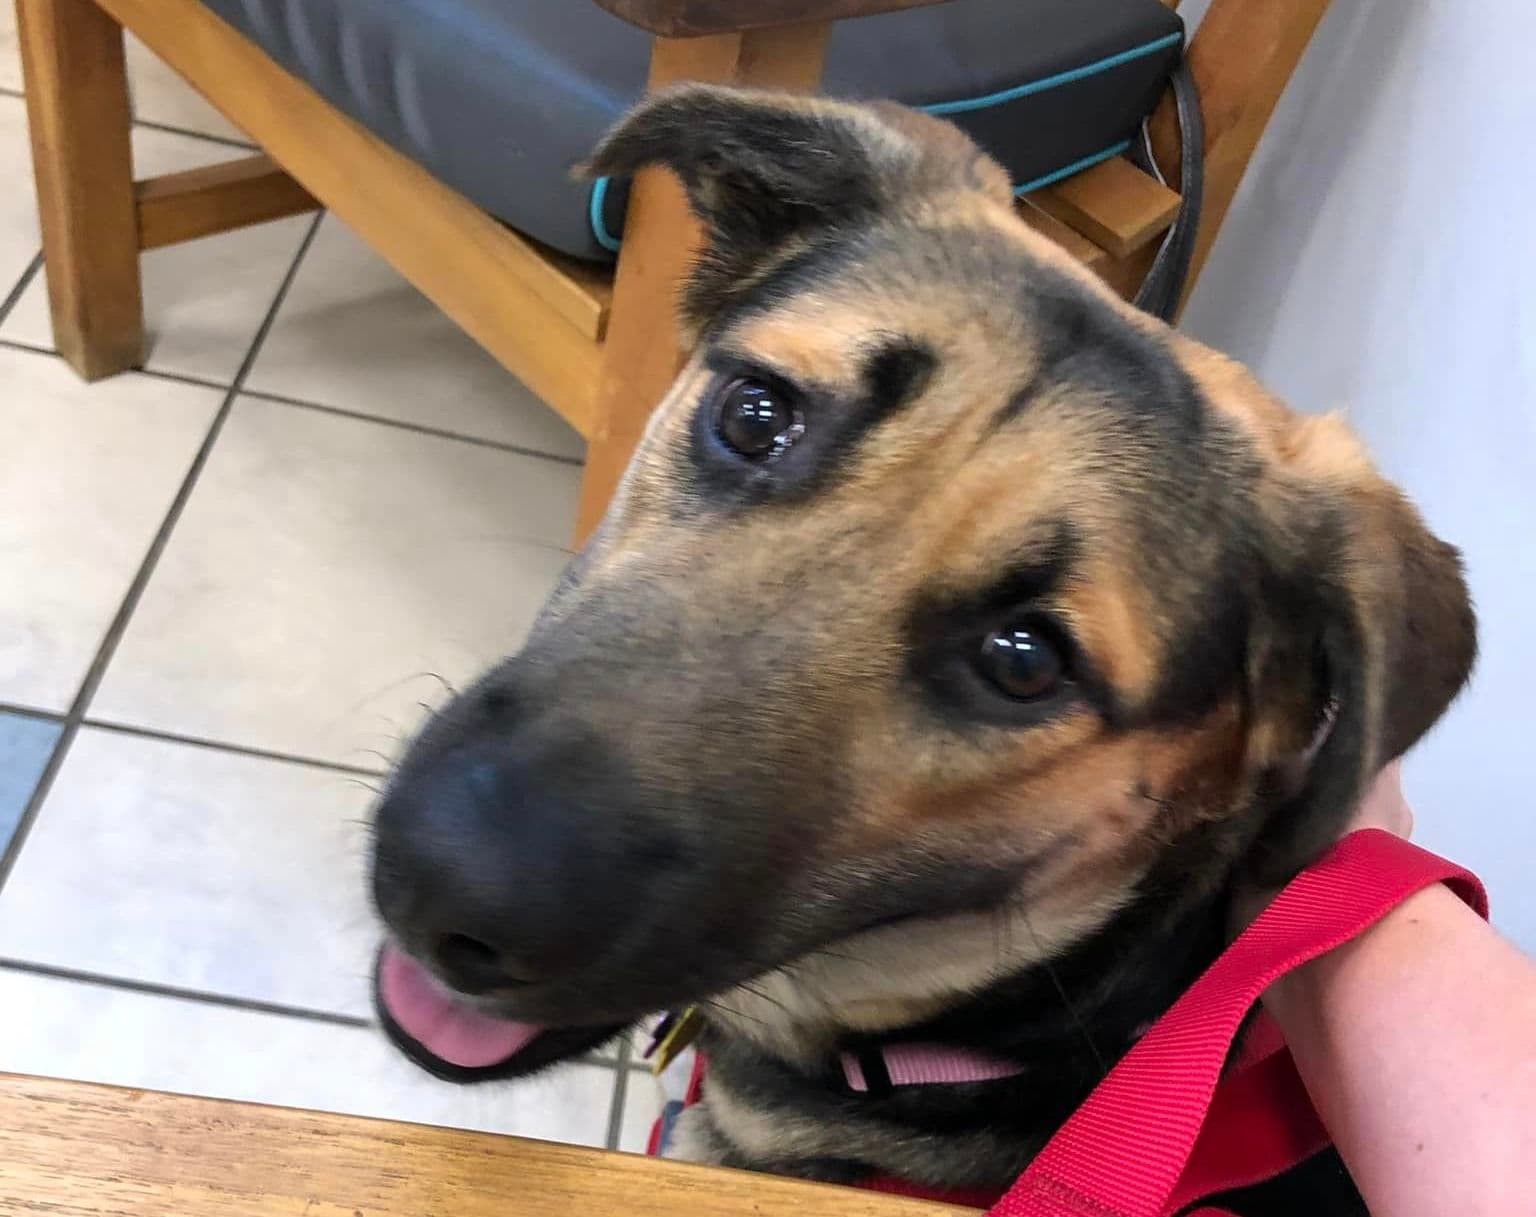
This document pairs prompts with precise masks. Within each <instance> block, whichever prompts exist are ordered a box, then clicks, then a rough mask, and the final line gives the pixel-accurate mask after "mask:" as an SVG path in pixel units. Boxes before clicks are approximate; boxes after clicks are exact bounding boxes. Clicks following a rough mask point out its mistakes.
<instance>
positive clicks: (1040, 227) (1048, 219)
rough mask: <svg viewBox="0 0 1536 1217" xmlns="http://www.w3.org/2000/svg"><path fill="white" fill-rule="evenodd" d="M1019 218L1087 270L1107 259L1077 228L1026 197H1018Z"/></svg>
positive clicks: (1098, 266) (1098, 268) (1106, 255)
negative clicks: (1064, 222)
mask: <svg viewBox="0 0 1536 1217" xmlns="http://www.w3.org/2000/svg"><path fill="white" fill-rule="evenodd" d="M1018 212H1019V218H1020V219H1022V220H1023V221H1024V223H1026V224H1028V225H1029V226H1030V227H1031V228H1033V229H1034V230H1035V231H1036V232H1038V233H1039V234H1040V235H1041V236H1045V237H1049V238H1050V239H1051V240H1053V241H1055V242H1056V244H1058V245H1060V246H1061V247H1062V248H1063V249H1064V250H1066V251H1067V252H1068V253H1069V254H1071V255H1072V256H1073V257H1074V258H1076V259H1077V260H1078V261H1079V262H1081V263H1082V264H1083V265H1084V266H1086V267H1088V269H1089V270H1095V271H1096V270H1100V269H1101V268H1102V267H1103V266H1104V264H1105V263H1106V262H1107V261H1108V260H1109V255H1108V254H1107V253H1105V252H1104V250H1102V249H1100V248H1099V247H1098V246H1097V245H1095V244H1094V243H1093V242H1092V241H1090V240H1089V239H1088V238H1087V237H1085V236H1083V234H1082V233H1080V232H1078V231H1077V229H1075V228H1072V227H1070V226H1069V225H1067V224H1063V223H1062V222H1061V221H1060V220H1058V219H1057V218H1056V217H1055V216H1053V215H1049V214H1048V213H1046V212H1044V211H1041V210H1040V208H1038V207H1037V206H1035V205H1034V204H1033V203H1031V202H1030V201H1029V200H1028V199H1020V200H1019V203H1018Z"/></svg>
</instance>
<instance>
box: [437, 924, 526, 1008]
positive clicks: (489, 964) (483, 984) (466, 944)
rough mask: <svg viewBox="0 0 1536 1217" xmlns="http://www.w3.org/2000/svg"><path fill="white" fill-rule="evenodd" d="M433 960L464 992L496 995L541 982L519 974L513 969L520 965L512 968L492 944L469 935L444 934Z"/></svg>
mask: <svg viewBox="0 0 1536 1217" xmlns="http://www.w3.org/2000/svg"><path fill="white" fill-rule="evenodd" d="M432 957H433V959H434V960H435V961H436V963H437V966H438V969H439V970H440V971H441V972H442V974H443V975H444V976H446V977H448V979H449V980H450V981H451V982H452V983H453V986H454V988H456V989H458V990H460V991H461V992H464V993H492V992H495V991H496V990H497V989H510V988H515V987H517V986H519V985H526V984H531V983H532V982H533V981H535V980H537V979H538V978H537V977H535V976H527V975H523V976H520V975H518V974H517V973H516V972H514V971H513V970H512V969H513V968H515V967H517V966H518V965H517V964H516V963H515V962H514V963H512V964H510V965H509V964H508V962H507V961H506V960H504V959H503V958H502V955H501V952H500V951H498V950H497V949H496V948H495V947H493V946H492V945H491V944H490V943H488V942H483V941H481V940H480V939H479V938H472V937H470V936H469V935H468V934H459V933H455V932H452V931H450V932H449V933H447V934H444V935H443V936H442V937H441V938H439V939H438V940H437V942H436V943H434V944H433V946H432Z"/></svg>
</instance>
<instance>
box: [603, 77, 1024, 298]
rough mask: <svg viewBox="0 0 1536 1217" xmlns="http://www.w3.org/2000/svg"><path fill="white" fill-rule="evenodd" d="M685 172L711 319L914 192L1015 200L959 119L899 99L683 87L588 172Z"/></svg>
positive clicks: (699, 282)
mask: <svg viewBox="0 0 1536 1217" xmlns="http://www.w3.org/2000/svg"><path fill="white" fill-rule="evenodd" d="M651 165H660V166H663V167H665V168H667V169H670V170H671V171H672V172H674V173H675V174H677V176H678V177H679V178H680V179H681V181H682V183H683V186H684V188H685V190H686V191H687V195H688V202H689V205H690V206H691V207H692V209H693V211H694V213H695V214H696V215H697V216H698V217H699V219H700V220H701V221H702V223H703V226H704V234H705V249H704V251H703V257H702V258H701V261H700V264H699V266H698V268H697V270H696V271H695V274H694V278H693V280H692V282H691V284H690V286H689V291H688V295H687V298H686V300H685V303H684V308H685V319H686V320H687V321H688V322H689V323H690V324H691V325H694V326H698V325H701V324H703V323H704V322H705V321H707V319H708V318H709V317H710V316H712V315H713V314H714V313H716V312H717V311H718V310H719V309H720V308H722V307H724V306H725V305H727V304H729V303H730V301H731V299H732V298H734V297H735V296H736V295H738V294H739V293H740V292H742V291H743V290H744V289H745V288H746V287H748V286H750V284H751V283H752V281H753V280H754V279H755V278H756V277H757V276H758V275H760V274H761V273H762V271H763V270H764V269H765V267H766V266H767V265H768V264H770V263H773V262H776V261H779V260H781V259H782V258H784V257H786V256H788V255H790V254H792V253H793V252H794V251H795V250H797V249H799V248H803V246H804V244H805V243H806V242H809V241H813V240H815V239H816V237H817V236H818V235H821V234H824V233H826V232H827V231H828V230H837V231H842V232H847V231H848V230H850V229H853V228H854V227H856V226H857V225H860V224H862V223H865V222H867V221H869V220H870V219H872V218H873V217H875V216H877V215H878V214H879V213H881V212H882V211H884V210H886V209H888V208H892V207H895V206H897V205H899V204H900V203H901V202H903V201H904V200H911V199H913V198H917V197H921V196H924V195H926V194H931V193H932V192H934V191H938V190H947V191H950V192H953V191H957V190H965V189H969V190H973V191H976V192H978V193H981V194H983V195H986V196H988V197H990V198H992V199H995V200H998V201H1000V202H1002V203H1004V204H1007V203H1008V202H1011V198H1012V195H1011V189H1010V187H1009V183H1008V178H1007V175H1006V174H1005V173H1004V172H1003V170H1002V168H1001V167H1000V166H998V165H997V164H996V163H995V162H994V161H992V160H991V159H990V158H988V157H986V156H985V155H984V154H983V153H982V152H981V151H980V150H979V149H978V148H977V147H976V146H975V144H973V143H972V142H971V141H970V140H969V139H968V138H967V137H966V136H965V135H963V134H962V133H961V132H960V130H959V129H958V128H957V127H955V126H953V125H952V124H950V123H946V122H941V121H939V120H938V119H933V118H929V117H928V116H926V115H923V114H919V113H917V112H916V111H913V110H908V109H905V108H903V107H901V106H896V105H894V104H890V103H878V104H873V105H859V104H854V103H849V102H839V101H831V100H828V99H826V98H819V97H800V96H795V95H791V94H783V93H770V92H761V91H752V90H745V89H733V88H726V87H723V86H714V85H683V86H680V87H678V88H675V89H672V90H669V91H667V92H663V93H659V94H657V95H656V96H654V97H652V98H649V99H647V100H646V101H644V102H641V103H640V105H638V106H637V107H636V108H635V109H634V110H632V111H630V113H629V114H628V115H626V116H625V117H624V118H622V119H620V120H619V122H618V124H617V125H616V126H614V128H613V129H612V130H611V131H609V132H608V134H607V135H606V136H605V137H604V138H603V140H602V142H601V143H600V144H599V145H598V147H597V149H596V150H595V151H594V152H593V154H592V156H591V157H590V158H589V159H588V160H587V161H586V162H585V163H584V164H583V165H581V166H578V169H577V172H578V173H580V174H582V175H583V176H586V177H604V176H606V177H626V176H629V175H631V174H633V173H635V172H637V171H638V170H640V169H643V168H646V167H648V166H651Z"/></svg>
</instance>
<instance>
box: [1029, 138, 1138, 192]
mask: <svg viewBox="0 0 1536 1217" xmlns="http://www.w3.org/2000/svg"><path fill="white" fill-rule="evenodd" d="M1130 146H1131V141H1130V140H1128V139H1123V140H1121V141H1120V142H1119V143H1118V144H1111V145H1110V146H1109V147H1108V148H1105V149H1104V150H1103V151H1102V152H1095V153H1093V154H1092V155H1091V156H1085V157H1083V159H1082V160H1080V161H1073V162H1072V163H1071V164H1070V165H1063V166H1062V167H1061V168H1060V169H1057V170H1055V171H1054V172H1052V173H1046V174H1042V175H1041V176H1040V177H1037V178H1035V179H1033V180H1032V181H1028V182H1025V183H1024V184H1023V185H1022V186H1015V187H1014V188H1013V193H1014V194H1028V193H1029V192H1030V191H1031V190H1039V189H1040V187H1042V186H1049V185H1050V184H1051V183H1052V182H1059V181H1061V179H1062V178H1064V177H1071V176H1072V175H1073V174H1074V173H1081V172H1082V171H1083V170H1084V169H1087V168H1088V167H1089V166H1091V165H1097V164H1098V163H1099V162H1100V161H1107V160H1108V159H1109V158H1110V157H1112V156H1119V155H1120V154H1121V153H1122V152H1124V151H1125V150H1126V149H1127V148H1129V147H1130Z"/></svg>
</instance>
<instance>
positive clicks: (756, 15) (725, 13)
mask: <svg viewBox="0 0 1536 1217" xmlns="http://www.w3.org/2000/svg"><path fill="white" fill-rule="evenodd" d="M597 3H598V4H599V5H601V6H602V7H603V8H605V9H607V10H608V11H609V12H610V13H612V14H613V15H614V16H615V17H622V18H623V19H624V20H625V21H627V22H629V23H630V24H631V25H638V26H639V27H640V28H641V29H643V30H649V31H650V32H651V33H652V34H657V35H659V36H661V37H663V38H697V37H699V36H701V35H703V34H739V33H741V32H743V31H745V30H763V29H771V28H773V27H774V26H780V25H805V24H811V23H815V22H822V21H841V20H843V19H844V18H845V17H867V16H870V15H871V14H873V13H888V12H891V11H893V10H895V9H901V8H921V7H923V6H925V5H929V4H943V3H946V0H597Z"/></svg>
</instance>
